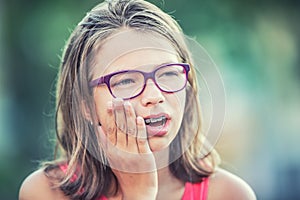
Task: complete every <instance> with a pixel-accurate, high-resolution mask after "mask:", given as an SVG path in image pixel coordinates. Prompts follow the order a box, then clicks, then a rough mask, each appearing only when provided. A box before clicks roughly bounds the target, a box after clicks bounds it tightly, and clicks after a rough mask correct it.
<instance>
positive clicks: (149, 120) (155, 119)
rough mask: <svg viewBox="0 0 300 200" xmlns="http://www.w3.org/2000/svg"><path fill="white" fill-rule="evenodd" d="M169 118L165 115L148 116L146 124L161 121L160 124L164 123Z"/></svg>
mask: <svg viewBox="0 0 300 200" xmlns="http://www.w3.org/2000/svg"><path fill="white" fill-rule="evenodd" d="M166 120H167V118H166V117H165V116H161V117H157V118H148V119H145V124H146V125H155V123H159V124H158V125H162V124H164V123H165V122H166Z"/></svg>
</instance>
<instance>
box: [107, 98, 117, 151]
mask: <svg viewBox="0 0 300 200" xmlns="http://www.w3.org/2000/svg"><path fill="white" fill-rule="evenodd" d="M105 126H106V128H105V133H106V136H107V137H108V140H109V141H110V142H111V143H112V144H113V145H116V142H117V127H116V123H115V116H114V112H113V105H112V102H111V101H109V102H107V117H106V123H105Z"/></svg>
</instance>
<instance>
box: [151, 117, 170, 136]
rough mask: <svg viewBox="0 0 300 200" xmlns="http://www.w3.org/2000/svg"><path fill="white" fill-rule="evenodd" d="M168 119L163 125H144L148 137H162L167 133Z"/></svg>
mask: <svg viewBox="0 0 300 200" xmlns="http://www.w3.org/2000/svg"><path fill="white" fill-rule="evenodd" d="M169 124H170V120H169V119H168V120H167V121H166V123H165V125H164V126H149V125H147V126H146V129H147V134H148V137H153V136H158V137H162V136H164V135H166V134H167V133H168V128H169Z"/></svg>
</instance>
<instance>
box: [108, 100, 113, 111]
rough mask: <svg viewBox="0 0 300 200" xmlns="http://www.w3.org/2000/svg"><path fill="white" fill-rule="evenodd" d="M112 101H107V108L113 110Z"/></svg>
mask: <svg viewBox="0 0 300 200" xmlns="http://www.w3.org/2000/svg"><path fill="white" fill-rule="evenodd" d="M112 108H113V106H112V101H109V102H107V109H109V110H112Z"/></svg>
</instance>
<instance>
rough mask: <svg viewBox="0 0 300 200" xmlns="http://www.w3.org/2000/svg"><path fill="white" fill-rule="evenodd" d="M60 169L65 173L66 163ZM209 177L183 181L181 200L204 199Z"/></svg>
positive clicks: (100, 198)
mask: <svg viewBox="0 0 300 200" xmlns="http://www.w3.org/2000/svg"><path fill="white" fill-rule="evenodd" d="M59 167H60V169H61V170H62V171H63V172H65V173H66V171H67V165H60V166H59ZM76 179H77V175H76V174H74V176H73V177H72V179H71V181H75V180H76ZM208 183H209V178H203V180H202V181H201V182H199V183H190V182H186V183H185V188H184V193H183V196H182V198H181V200H206V199H207V193H208ZM97 200H108V199H107V198H106V197H105V196H101V197H99V198H98V199H97Z"/></svg>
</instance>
